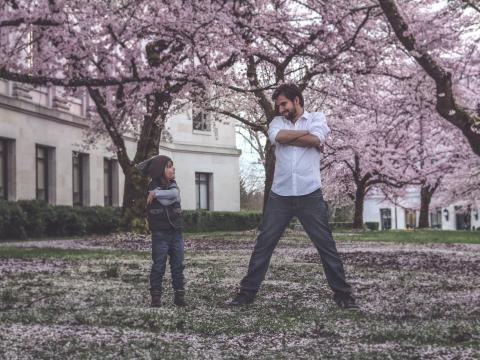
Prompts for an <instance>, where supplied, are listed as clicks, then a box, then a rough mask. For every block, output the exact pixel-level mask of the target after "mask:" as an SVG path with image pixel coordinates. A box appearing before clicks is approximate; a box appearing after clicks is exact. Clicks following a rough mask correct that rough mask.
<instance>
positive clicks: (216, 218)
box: [183, 210, 262, 232]
mask: <svg viewBox="0 0 480 360" xmlns="http://www.w3.org/2000/svg"><path fill="white" fill-rule="evenodd" d="M261 219H262V213H260V212H256V211H239V212H232V211H206V210H184V211H183V220H184V230H185V231H192V232H203V231H241V230H250V229H255V228H256V227H258V225H259V224H260V221H261Z"/></svg>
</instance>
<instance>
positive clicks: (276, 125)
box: [268, 116, 283, 144]
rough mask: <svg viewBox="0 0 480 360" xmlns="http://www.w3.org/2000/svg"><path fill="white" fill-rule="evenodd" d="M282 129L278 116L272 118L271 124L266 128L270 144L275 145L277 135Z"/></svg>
mask: <svg viewBox="0 0 480 360" xmlns="http://www.w3.org/2000/svg"><path fill="white" fill-rule="evenodd" d="M282 129H283V121H282V118H281V117H280V116H276V117H274V118H273V120H272V122H271V123H270V125H269V126H268V138H269V139H270V142H271V143H272V144H276V143H277V141H276V140H275V139H276V137H277V134H278V132H279V131H280V130H282Z"/></svg>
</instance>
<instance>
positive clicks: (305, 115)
mask: <svg viewBox="0 0 480 360" xmlns="http://www.w3.org/2000/svg"><path fill="white" fill-rule="evenodd" d="M311 114H312V113H310V112H308V111H306V110H305V109H303V114H302V116H300V117H299V118H298V120H297V121H299V120H301V119H305V120H308V118H309V117H310V115H311ZM283 119H284V120H285V121H288V122H289V123H290V124H293V123H292V122H291V121H290V120H288V119H287V118H286V117H285V116H283Z"/></svg>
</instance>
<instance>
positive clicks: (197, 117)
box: [192, 109, 212, 132]
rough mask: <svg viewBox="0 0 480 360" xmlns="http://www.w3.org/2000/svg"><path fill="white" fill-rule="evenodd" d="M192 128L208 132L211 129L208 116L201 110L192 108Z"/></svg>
mask: <svg viewBox="0 0 480 360" xmlns="http://www.w3.org/2000/svg"><path fill="white" fill-rule="evenodd" d="M192 119H193V130H198V131H206V132H210V131H211V130H212V126H211V121H210V116H208V113H206V112H204V111H201V110H196V109H193V110H192Z"/></svg>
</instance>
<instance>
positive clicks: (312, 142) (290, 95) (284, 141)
mask: <svg viewBox="0 0 480 360" xmlns="http://www.w3.org/2000/svg"><path fill="white" fill-rule="evenodd" d="M272 98H273V100H274V101H275V107H276V108H277V110H278V113H279V114H280V115H281V116H277V117H275V118H274V119H273V120H272V122H271V124H270V126H269V129H268V136H269V139H270V141H271V142H272V143H273V144H275V156H276V164H275V174H274V179H273V185H272V191H271V192H270V194H269V197H268V201H267V205H266V207H265V211H264V216H263V225H262V230H261V232H260V234H259V235H258V237H257V240H256V243H255V247H254V250H253V253H252V256H251V258H250V263H249V266H248V272H247V275H246V276H245V277H244V278H243V279H242V281H241V282H240V292H239V293H238V294H237V296H236V297H235V299H233V300H232V301H231V302H230V305H233V306H239V305H248V304H251V303H253V301H254V298H255V295H256V293H257V292H258V289H259V288H260V284H261V282H262V281H263V279H264V278H265V274H266V272H267V269H268V265H269V263H270V258H271V256H272V253H273V250H274V249H275V247H276V245H277V243H278V240H279V239H280V237H281V236H282V234H283V232H284V230H285V228H286V227H287V226H288V224H289V223H290V221H291V219H292V218H293V217H294V216H297V217H298V219H299V220H300V222H301V224H302V225H303V228H304V229H305V231H306V232H307V234H308V236H309V237H310V239H311V240H312V242H313V243H314V245H315V247H316V248H317V250H318V253H319V254H320V258H321V260H322V264H323V269H324V271H325V275H326V277H327V281H328V284H329V285H330V288H331V289H332V290H333V292H334V297H333V298H334V300H335V302H336V303H337V305H338V306H340V307H341V308H344V309H351V308H356V307H357V306H356V304H355V299H354V298H353V296H352V291H351V288H350V285H349V284H348V283H347V282H346V280H345V272H344V269H343V264H342V261H341V259H340V258H339V256H338V252H337V248H336V246H335V242H334V240H333V237H332V232H331V230H330V228H329V225H328V216H327V205H326V203H325V201H324V200H323V196H322V190H321V181H320V157H321V149H322V147H323V144H324V142H325V138H326V136H327V134H328V133H329V132H330V129H329V128H328V126H327V122H326V120H325V116H324V115H323V113H308V112H306V111H305V110H304V108H303V107H304V101H303V96H302V93H301V91H300V90H299V88H298V87H297V86H295V85H293V84H284V85H281V86H279V87H278V88H277V89H276V90H275V92H274V94H273V96H272Z"/></svg>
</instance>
